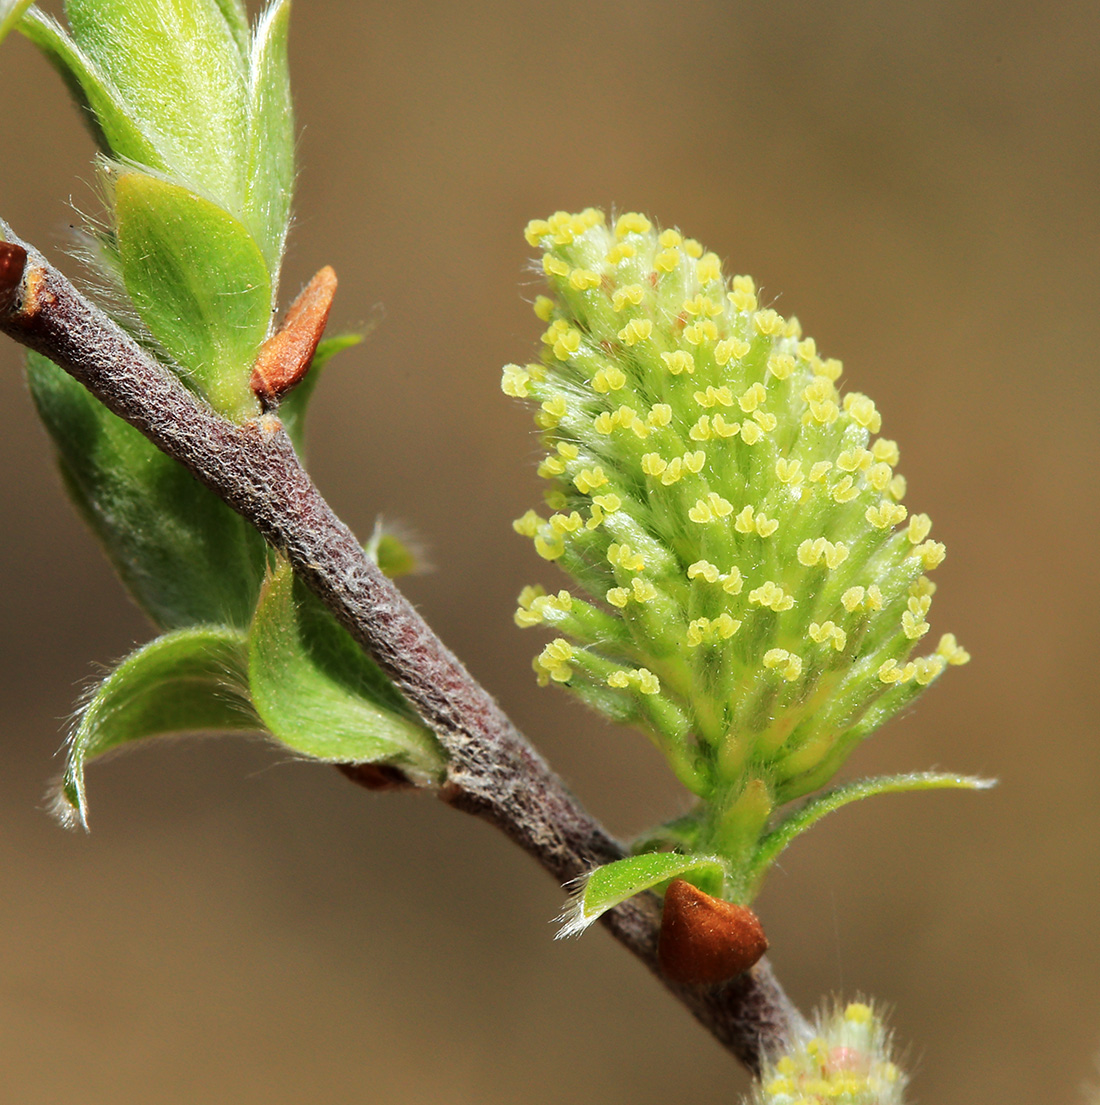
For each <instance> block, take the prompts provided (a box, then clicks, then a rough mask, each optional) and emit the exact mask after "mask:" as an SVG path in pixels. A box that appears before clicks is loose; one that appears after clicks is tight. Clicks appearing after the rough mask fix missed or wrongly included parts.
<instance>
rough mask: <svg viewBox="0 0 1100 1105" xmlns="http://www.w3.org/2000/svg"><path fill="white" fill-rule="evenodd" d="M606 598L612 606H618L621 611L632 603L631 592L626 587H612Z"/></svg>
mask: <svg viewBox="0 0 1100 1105" xmlns="http://www.w3.org/2000/svg"><path fill="white" fill-rule="evenodd" d="M606 597H607V601H608V602H609V603H611V605H612V606H617V607H619V609H620V610H621V609H622V608H623V607H624V606H626V604H627V603H628V602H629V601H630V591H628V590H627V588H625V587H612V588H611V590H610V591H608V592H607V596H606Z"/></svg>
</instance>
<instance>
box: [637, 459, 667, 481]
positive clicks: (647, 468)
mask: <svg viewBox="0 0 1100 1105" xmlns="http://www.w3.org/2000/svg"><path fill="white" fill-rule="evenodd" d="M667 467H668V461H667V460H665V459H664V458H663V457H662V456H661V454H660V453H646V454H644V455H643V457H642V471H643V472H644V473H645V474H646V475H647V476H659V475H660V474H661V473H662V472H663V471H664V470H665V469H666V468H667Z"/></svg>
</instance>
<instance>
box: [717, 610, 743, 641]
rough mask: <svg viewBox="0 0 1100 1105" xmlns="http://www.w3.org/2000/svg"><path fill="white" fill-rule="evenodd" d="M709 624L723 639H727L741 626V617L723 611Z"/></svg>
mask: <svg viewBox="0 0 1100 1105" xmlns="http://www.w3.org/2000/svg"><path fill="white" fill-rule="evenodd" d="M710 624H711V627H712V628H713V630H714V632H716V633H717V634H718V636H719V637H721V638H722V640H723V641H728V640H729V639H730V638H731V637H732V636H733V635H734V634H735V633H736V632H737V631H738V630H739V629H740V628H741V619H740V618H735V617H733V615H732V614H727V613H726V612H725V611H723V612H722V613H721V614H719V615H718V617H717V618H715V619H714V621H712V622H711V623H710Z"/></svg>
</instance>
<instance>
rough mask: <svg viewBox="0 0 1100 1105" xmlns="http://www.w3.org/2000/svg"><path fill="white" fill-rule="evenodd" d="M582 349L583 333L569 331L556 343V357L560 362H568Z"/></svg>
mask: <svg viewBox="0 0 1100 1105" xmlns="http://www.w3.org/2000/svg"><path fill="white" fill-rule="evenodd" d="M580 347H581V332H580V331H579V330H569V331H567V332H566V333H564V334H562V335H561V337H560V338H558V339H557V340H556V341H555V342H554V356H555V357H557V359H558V360H559V361H567V360H569V358H570V357H571V356H573V354H574V353H576V352H577V350H578V349H580Z"/></svg>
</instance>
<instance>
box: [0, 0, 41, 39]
mask: <svg viewBox="0 0 1100 1105" xmlns="http://www.w3.org/2000/svg"><path fill="white" fill-rule="evenodd" d="M33 2H34V0H0V42H3V41H4V39H5V38H7V37H8V35H9V34H10V33H11V31H12V30H14V28H15V26H16V24H17V23H18V22H19V20H20V19H22V18H23V13H24V12H25V11H26V10H27V8H29V7H30V6H31V4H32V3H33Z"/></svg>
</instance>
